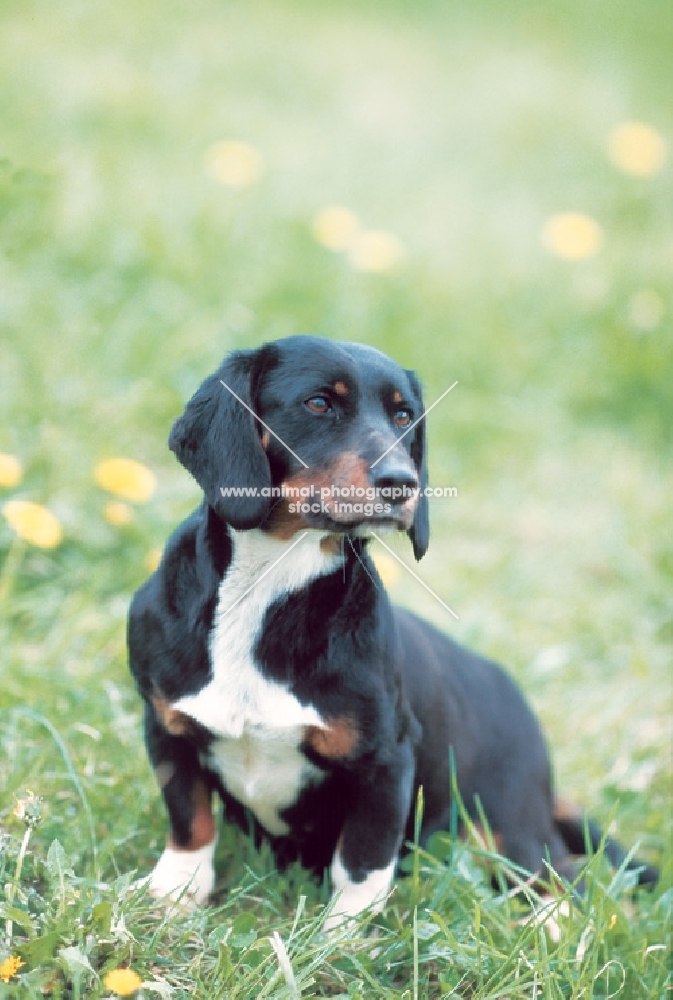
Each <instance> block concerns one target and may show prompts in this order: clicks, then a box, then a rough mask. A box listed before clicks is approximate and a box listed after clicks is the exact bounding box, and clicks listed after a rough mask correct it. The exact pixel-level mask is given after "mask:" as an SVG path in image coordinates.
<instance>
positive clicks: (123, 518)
mask: <svg viewBox="0 0 673 1000" xmlns="http://www.w3.org/2000/svg"><path fill="white" fill-rule="evenodd" d="M103 517H104V518H105V520H106V521H107V523H108V524H111V525H112V526H113V527H115V528H119V527H121V526H122V525H124V524H130V523H131V521H132V520H133V510H132V508H131V507H129V505H128V504H127V503H122V501H121V500H111V501H110V503H106V504H105V506H104V507H103Z"/></svg>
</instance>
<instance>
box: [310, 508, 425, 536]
mask: <svg viewBox="0 0 673 1000" xmlns="http://www.w3.org/2000/svg"><path fill="white" fill-rule="evenodd" d="M300 514H301V519H302V521H303V522H304V524H305V525H306V527H307V528H318V529H321V530H324V531H329V532H330V533H332V534H340V535H351V534H357V535H360V536H362V535H366V534H368V533H369V532H370V531H375V530H376V529H378V528H381V529H385V528H389V529H393V530H397V531H407V530H408V529H409V528H410V527H411V524H412V522H413V515H414V512H413V510H412V509H410V508H409V505H401V506H400V507H399V508H397V509H395V508H394V509H393V510H392V511H390V512H385V513H383V512H375V511H372V512H371V513H367V512H365V511H362V512H360V511H350V512H348V514H347V515H346V516H336V517H335V516H333V515H332V514H330V513H328V512H326V511H324V510H318V511H312V510H307V511H301V512H300Z"/></svg>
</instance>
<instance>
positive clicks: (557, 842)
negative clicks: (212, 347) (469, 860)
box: [129, 337, 654, 926]
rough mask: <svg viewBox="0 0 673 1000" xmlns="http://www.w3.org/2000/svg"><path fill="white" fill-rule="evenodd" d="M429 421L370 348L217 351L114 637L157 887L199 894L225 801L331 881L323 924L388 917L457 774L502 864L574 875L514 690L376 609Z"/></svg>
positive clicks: (229, 811) (412, 529)
mask: <svg viewBox="0 0 673 1000" xmlns="http://www.w3.org/2000/svg"><path fill="white" fill-rule="evenodd" d="M423 414H424V409H423V400H422V396H421V390H420V386H419V383H418V381H417V379H416V377H415V375H414V374H413V373H412V372H409V371H405V370H403V369H402V368H400V367H399V365H397V364H395V362H393V361H392V360H391V359H390V358H388V357H386V356H385V355H384V354H381V353H380V352H379V351H376V350H374V349H372V348H370V347H366V346H363V345H360V344H351V343H337V342H330V341H326V340H322V339H319V338H315V337H290V338H288V339H286V340H282V341H278V342H276V343H271V344H266V345H265V346H263V347H261V348H260V349H258V350H254V351H241V352H237V353H235V354H233V355H231V356H230V357H229V358H228V359H227V360H226V361H225V362H224V364H223V365H222V367H221V368H220V369H219V371H217V372H216V373H215V374H214V375H212V376H211V377H210V378H208V379H206V381H205V382H204V383H203V385H202V386H201V388H200V389H199V390H198V392H197V393H196V394H195V395H194V397H193V398H192V399H191V401H190V402H189V403H188V405H187V407H186V409H185V412H184V413H183V415H182V416H181V417H180V418H179V419H178V420H177V421H176V423H175V425H174V427H173V430H172V432H171V436H170V442H169V443H170V447H171V448H172V450H173V451H174V452H175V454H176V455H177V457H178V459H179V460H180V462H182V464H183V465H184V466H185V467H186V468H187V469H188V470H189V472H190V473H191V474H192V475H193V476H194V478H195V479H196V481H197V482H198V483H199V485H200V486H201V488H202V489H203V492H204V501H203V503H202V505H201V507H200V508H199V509H198V510H197V511H196V512H195V513H194V514H193V515H192V516H191V517H190V518H188V519H187V520H186V521H185V522H184V523H183V524H182V525H181V526H180V527H179V528H178V529H177V531H176V532H175V534H174V535H173V536H172V538H171V539H170V541H169V543H168V545H167V547H166V551H165V554H164V557H163V559H162V562H161V565H160V566H159V568H158V570H157V571H156V572H155V573H154V575H153V576H152V577H151V578H150V579H149V580H148V581H147V583H146V584H145V585H144V586H143V587H142V588H141V589H140V590H139V591H138V593H137V594H136V596H135V598H134V601H133V604H132V607H131V612H130V622H129V648H130V662H131V669H132V671H133V674H134V676H135V679H136V682H137V685H138V688H139V690H140V692H141V694H142V696H143V698H144V699H145V731H146V741H147V748H148V751H149V756H150V759H151V761H152V764H153V766H154V768H155V771H156V774H157V777H158V780H159V783H160V786H161V790H162V793H163V797H164V800H165V803H166V807H167V809H168V814H169V819H170V837H169V841H168V845H167V847H166V849H165V851H164V853H163V855H162V856H161V858H160V860H159V862H158V864H157V866H156V868H155V869H154V871H153V873H152V874H151V876H150V879H149V883H150V888H151V890H152V891H153V892H155V893H156V894H157V895H167V896H173V897H176V896H177V895H179V894H180V893H182V892H187V893H189V894H191V895H192V896H193V897H194V898H195V899H196V900H197V901H204V900H206V898H207V897H208V895H209V893H210V892H211V890H212V888H213V884H214V868H213V856H214V851H215V843H216V838H217V831H216V823H215V820H214V818H213V813H212V805H211V799H212V796H213V793H214V792H218V793H219V795H220V797H221V798H222V799H223V801H224V806H225V814H226V816H227V817H228V818H230V819H233V820H235V821H239V822H244V823H245V822H246V815H247V817H248V819H249V814H250V813H252V815H253V816H254V822H255V823H256V825H257V829H258V830H260V831H263V832H264V833H265V835H266V836H268V837H270V838H271V840H272V842H273V844H274V846H275V848H276V850H277V853H278V856H279V859H281V860H283V859H288V858H290V857H298V858H300V859H301V860H302V861H303V862H304V863H305V864H306V865H308V866H310V867H312V868H314V869H317V870H321V869H325V868H328V867H329V869H330V874H331V879H332V884H333V888H334V892H335V895H336V897H337V898H336V901H335V905H334V908H333V913H332V916H331V917H330V918H329V925H330V926H334V925H335V924H337V923H338V922H339V921H340V920H342V919H344V918H345V917H347V916H350V915H355V914H357V913H359V912H360V911H362V910H364V909H366V908H368V907H380V906H381V905H382V902H383V900H384V899H385V896H386V894H387V892H388V890H389V888H390V884H391V880H392V878H393V874H394V871H395V866H396V861H397V857H398V852H399V850H400V847H401V845H402V843H403V841H404V840H405V837H406V838H410V836H411V834H412V827H413V821H412V817H413V812H414V803H415V800H416V792H417V790H418V788H419V787H420V786H422V787H423V790H424V814H423V828H422V835H423V837H424V838H427V837H428V836H429V835H430V834H431V833H432V832H433V831H435V830H441V829H448V827H449V824H450V822H451V811H452V804H451V764H450V760H451V759H453V760H454V761H455V774H456V777H457V782H458V787H459V790H460V794H461V797H462V800H463V802H464V803H465V806H466V808H467V810H468V811H469V812H470V813H471V814H472V815H473V816H476V815H477V814H478V806H477V803H479V804H480V808H481V809H483V813H484V814H485V816H486V818H487V820H488V823H489V824H490V827H491V829H492V831H493V833H494V835H495V837H496V842H497V844H498V846H499V849H500V850H501V852H502V853H503V854H505V855H507V856H508V857H509V858H511V859H512V860H513V861H514V862H515V863H516V864H517V865H520V866H521V867H523V868H524V869H526V870H527V871H529V872H531V873H535V872H543V871H545V862H549V863H551V865H552V866H553V868H554V870H555V871H556V872H559V873H561V874H564V875H570V874H571V866H570V854H571V853H574V852H581V851H582V850H583V847H584V833H583V829H584V828H583V824H582V821H581V820H580V819H579V818H577V817H574V818H573V817H571V818H568V817H567V816H566V817H565V818H562V817H561V816H560V815H558V814H557V815H555V808H554V800H553V795H552V788H551V779H550V767H549V762H548V758H547V752H546V748H545V744H544V740H543V737H542V734H541V732H540V729H539V726H538V724H537V722H536V720H535V718H534V717H533V715H532V713H531V711H530V709H529V708H528V706H527V705H526V703H525V701H524V699H523V697H522V695H521V694H520V692H519V690H518V689H517V688H516V686H515V685H514V683H513V682H512V681H511V680H510V679H509V678H508V676H507V675H506V674H505V673H504V672H503V671H502V669H501V668H500V667H498V666H497V665H495V664H493V663H491V662H489V661H488V660H485V659H483V658H482V657H480V656H476V655H474V654H473V653H470V652H468V651H467V650H465V649H463V648H462V647H460V646H458V645H457V644H456V643H455V642H452V641H451V639H449V638H447V637H446V636H444V635H442V634H440V633H439V632H437V631H436V630H435V629H434V628H432V627H430V626H429V625H428V624H427V623H425V622H424V621H422V620H421V619H419V618H417V617H415V616H414V615H412V614H410V613H409V612H407V611H403V610H401V609H399V608H394V607H392V606H391V604H390V603H389V601H388V598H387V596H386V594H385V591H384V589H383V587H382V585H381V581H380V579H379V577H378V575H377V572H376V569H375V567H374V564H373V563H372V561H371V559H370V558H369V556H368V554H367V544H368V536H369V535H370V534H371V532H372V531H376V532H378V531H379V530H383V529H385V528H392V529H396V530H403V531H406V532H407V534H408V535H409V538H410V539H411V542H412V545H413V550H414V554H415V556H416V559H420V558H421V557H422V556H423V554H424V553H425V551H426V548H427V545H428V508H427V499H426V497H425V494H424V491H425V487H426V482H427V480H426V459H425V446H424V435H425V427H424V424H425V420H424V419H423ZM281 493H282V494H283V495H281V496H279V494H281ZM237 494H238V495H237ZM344 498H346V499H344ZM362 498H365V499H364V500H363V499H362ZM368 498H373V499H372V500H371V502H369V499H368ZM246 810H249V813H246ZM588 829H589V831H590V835H591V837H592V838H593V839H594V840H597V839H598V838H599V833H598V831H597V830H596V829H595V828H594V827H592V826H589V827H588ZM607 851H608V854H609V856H610V857H611V858H612V860H613V861H615V862H620V861H621V860H622V858H623V853H622V852H621V850H620V848H619V847H618V846H617V845H615V844H613V843H612V842H610V843H609V844H608V849H607ZM641 877H642V878H643V879H650V878H653V877H654V873H653V872H652V871H651V870H645V871H644V872H643V873H642V875H641Z"/></svg>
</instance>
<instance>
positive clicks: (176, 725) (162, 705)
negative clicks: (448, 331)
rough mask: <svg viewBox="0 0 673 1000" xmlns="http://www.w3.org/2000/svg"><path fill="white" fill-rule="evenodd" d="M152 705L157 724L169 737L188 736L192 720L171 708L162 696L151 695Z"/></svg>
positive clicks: (191, 728) (191, 727) (191, 729)
mask: <svg viewBox="0 0 673 1000" xmlns="http://www.w3.org/2000/svg"><path fill="white" fill-rule="evenodd" d="M152 704H153V705H154V711H155V712H156V713H157V718H158V719H159V722H160V723H161V725H162V726H163V727H164V729H165V730H166V731H167V732H169V733H170V734H171V736H188V735H189V734H190V733H191V732H192V731H193V724H192V720H191V719H190V718H189V716H188V715H185V714H184V713H183V712H179V711H178V710H177V709H175V708H173V706H172V705H171V703H170V702H169V701H168V699H167V698H164V696H163V695H162V694H153V695H152Z"/></svg>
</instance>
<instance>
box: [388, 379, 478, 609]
mask: <svg viewBox="0 0 673 1000" xmlns="http://www.w3.org/2000/svg"><path fill="white" fill-rule="evenodd" d="M451 388H453V386H452V387H451ZM437 402H439V400H437ZM371 534H372V535H373V536H374V538H375V539H376V541H377V542H380V543H381V545H382V546H383V548H384V549H386V551H388V552H390V554H391V556H392V557H393V559H397V561H398V563H399V564H400V566H404V568H405V569H406V571H407V573H411V575H412V576H413V578H414V580H418V582H419V583H420V585H421V587H425V589H426V590H427V592H428V593H429V594H432V596H433V597H434V598H435V600H437V601H439V603H440V604H441V605H442V607H443V608H446V610H447V611H448V612H450V614H452V615H453V617H454V618H455V619H456V621H460V618H459V617H458V615H457V614H456V612H455V611H451V608H450V607H449V605H448V604H445V603H444V601H443V600H442V599H441V597H438V596H437V594H436V593H435V592H434V590H433V589H432V587H428V585H427V583H425V582H424V581H423V580H421V578H420V576H418V574H417V573H414V571H413V569H410V567H409V566H407V564H406V563H405V562H403V561H402V560H401V559H400V557H399V556H398V555H397V553H396V552H393V550H392V549H391V548H390V546H388V545H386V543H385V542H384V541H383V540H382V539H381V538H379V536H378V535H377V534H376V532H375V531H372V532H371Z"/></svg>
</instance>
